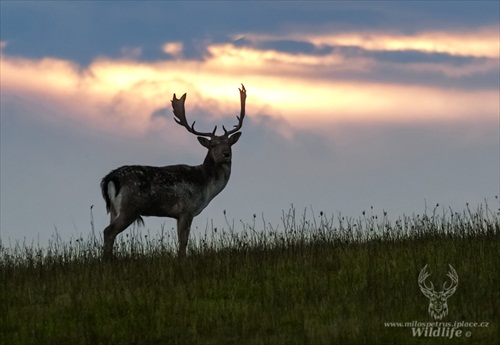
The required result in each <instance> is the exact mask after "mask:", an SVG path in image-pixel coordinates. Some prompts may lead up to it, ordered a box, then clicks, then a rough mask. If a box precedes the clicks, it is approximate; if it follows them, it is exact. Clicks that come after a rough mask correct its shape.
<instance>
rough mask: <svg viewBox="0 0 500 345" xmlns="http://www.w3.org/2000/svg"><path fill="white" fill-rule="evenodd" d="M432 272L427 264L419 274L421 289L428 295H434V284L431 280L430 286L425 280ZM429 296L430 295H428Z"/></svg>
mask: <svg viewBox="0 0 500 345" xmlns="http://www.w3.org/2000/svg"><path fill="white" fill-rule="evenodd" d="M430 275H431V274H430V273H428V272H427V265H425V266H424V268H422V270H421V271H420V274H419V275H418V285H419V286H420V290H421V291H422V293H423V294H424V295H425V296H427V295H432V294H433V293H434V284H432V282H429V283H430V284H431V286H430V287H428V286H427V284H426V282H425V280H426V279H427V278H428V277H429V276H430ZM427 297H428V296H427Z"/></svg>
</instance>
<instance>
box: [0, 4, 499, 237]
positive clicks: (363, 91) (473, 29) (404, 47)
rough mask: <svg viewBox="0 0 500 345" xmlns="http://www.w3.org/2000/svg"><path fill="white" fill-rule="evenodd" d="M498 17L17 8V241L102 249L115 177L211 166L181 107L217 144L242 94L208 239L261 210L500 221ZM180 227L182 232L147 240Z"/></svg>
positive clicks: (4, 133)
mask: <svg viewBox="0 0 500 345" xmlns="http://www.w3.org/2000/svg"><path fill="white" fill-rule="evenodd" d="M499 6H500V5H499V2H497V1H470V2H469V1H437V2H436V1H412V2H403V1H397V2H396V1H390V2H355V1H350V2H340V1H339V2H337V1H335V2H300V1H294V2H281V1H280V2H225V1H222V2H160V1H154V2H134V1H127V2H122V1H107V2H93V1H82V2H62V1H50V2H49V1H47V2H45V1H36V2H31V1H23V2H17V1H1V2H0V9H1V13H0V19H1V27H0V29H1V30H0V42H1V43H0V45H1V62H0V83H1V85H0V86H1V94H0V96H1V123H0V125H1V128H0V130H1V132H0V134H1V137H0V140H1V141H0V142H1V152H0V154H1V155H0V163H1V164H0V169H1V170H0V182H1V184H0V196H1V205H0V211H1V213H0V216H1V218H0V219H1V223H0V226H1V227H0V240H1V244H2V245H4V246H12V245H15V244H16V243H35V244H36V243H39V244H42V245H43V244H44V243H46V241H48V240H51V239H54V236H56V235H55V234H56V233H57V236H60V237H61V238H62V239H68V238H74V237H79V236H82V237H86V236H88V235H89V234H90V232H91V229H92V227H91V224H90V223H91V219H93V222H94V227H95V231H96V232H100V231H102V229H104V228H105V227H106V226H107V224H108V222H109V217H108V215H107V214H106V210H105V204H104V200H103V199H102V196H101V192H100V188H99V183H100V180H101V179H102V177H103V176H104V175H106V174H107V173H108V172H109V171H111V170H113V169H115V168H117V167H119V166H122V165H131V164H141V165H153V166H165V165H170V164H179V163H183V164H189V165H198V164H201V162H202V161H203V159H204V156H205V154H206V149H205V148H204V147H202V146H201V145H199V143H198V141H197V140H196V138H195V137H194V136H193V135H192V134H190V133H188V132H187V131H186V130H185V129H183V128H182V127H180V126H178V125H177V124H176V123H175V122H174V120H173V114H172V111H171V106H170V100H171V99H172V96H173V94H174V93H176V94H177V95H178V96H179V95H182V94H184V93H187V100H186V113H187V118H188V120H189V121H190V122H191V121H196V124H197V127H196V128H197V129H198V130H200V131H211V130H212V128H213V127H214V126H215V125H218V126H219V128H222V127H221V126H222V125H225V126H226V128H229V127H232V125H234V124H236V122H237V120H236V116H237V115H238V114H239V93H238V87H240V85H241V83H243V84H244V85H245V87H246V90H247V102H246V104H247V106H246V114H247V115H246V117H245V120H244V124H243V128H242V129H241V132H242V137H241V138H240V140H239V141H238V143H237V144H236V145H235V146H234V147H233V165H232V175H231V179H230V181H229V183H228V185H227V186H226V188H225V190H223V191H222V192H221V194H219V195H218V196H217V197H216V198H215V199H214V200H213V201H212V202H211V204H210V205H209V206H208V207H207V208H206V209H205V210H204V211H203V212H202V213H201V214H200V215H199V216H197V217H196V218H195V220H194V222H193V227H192V233H193V234H195V236H197V235H200V234H203V233H204V232H205V229H206V227H207V225H209V226H212V225H213V226H214V227H217V228H219V229H220V228H225V229H227V228H228V224H227V223H226V220H225V218H224V211H225V212H226V216H227V219H228V222H229V225H232V224H233V223H234V226H235V230H236V231H238V229H241V228H242V226H241V223H251V222H252V221H253V217H254V215H255V216H256V219H257V228H259V223H260V224H262V223H263V222H266V223H267V224H271V225H272V226H273V227H278V229H279V227H280V226H282V225H280V222H281V221H280V218H281V216H282V213H283V212H285V213H286V212H288V210H289V209H290V208H291V207H293V208H295V209H296V210H297V213H299V214H301V213H302V212H303V211H304V210H306V209H307V212H308V217H309V218H310V219H312V218H315V217H316V218H317V217H319V213H320V212H324V213H325V214H326V215H333V216H334V217H339V216H347V217H355V218H356V217H358V216H360V215H361V213H362V212H363V211H370V212H373V213H375V214H382V213H383V212H387V215H388V217H389V219H392V220H396V219H397V218H398V217H401V216H403V215H410V216H411V215H413V214H422V213H424V212H426V211H427V212H429V210H432V209H434V207H435V206H436V204H439V205H440V209H441V208H443V209H442V210H443V212H450V208H451V209H452V210H453V211H456V212H461V211H462V210H464V209H465V207H466V204H467V203H468V204H469V205H470V206H471V207H476V206H477V205H479V204H481V203H482V204H484V203H487V205H488V207H489V208H490V209H492V210H498V208H499V203H498V199H497V196H498V195H499V194H500V96H499V86H500V63H499V61H500V18H499V17H500V8H499ZM219 133H220V132H219ZM92 205H93V208H92V214H91V206H92ZM162 226H164V227H165V228H166V229H173V228H174V227H175V220H172V219H168V218H154V217H151V218H146V226H145V229H144V230H143V231H150V232H153V233H154V232H156V231H158V230H159V229H160V228H161V227H162ZM260 227H261V228H262V225H260ZM127 231H129V230H127Z"/></svg>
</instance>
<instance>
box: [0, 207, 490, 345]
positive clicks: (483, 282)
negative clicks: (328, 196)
mask: <svg viewBox="0 0 500 345" xmlns="http://www.w3.org/2000/svg"><path fill="white" fill-rule="evenodd" d="M256 223H262V224H261V225H257V224H256ZM127 234H128V235H127ZM175 240H176V238H175V236H173V235H171V233H170V232H166V231H164V229H161V231H160V232H159V233H158V234H157V235H155V236H151V235H150V234H148V233H145V232H141V231H139V230H137V229H134V230H133V231H132V232H130V231H128V232H127V233H126V234H125V235H123V236H121V238H120V240H119V241H118V242H119V243H118V244H117V247H116V249H117V259H116V260H115V261H113V262H103V261H101V259H100V254H101V240H100V239H96V238H95V237H92V236H91V237H89V238H88V239H83V238H79V239H76V240H73V241H71V242H69V243H64V242H62V241H60V240H55V241H53V242H51V243H50V244H49V245H48V246H47V247H44V248H40V247H35V246H33V245H26V244H19V243H17V244H15V245H14V246H12V247H10V248H6V247H0V276H1V284H0V289H1V291H0V297H1V313H0V321H1V323H0V332H1V334H0V343H2V344H235V343H238V344H337V343H338V344H449V343H451V342H453V344H457V343H458V344H493V343H496V341H498V339H500V332H499V325H500V313H499V306H500V303H499V302H500V292H499V289H498V286H500V273H499V270H498V267H500V255H499V253H500V225H499V213H498V211H491V210H490V209H489V208H488V207H487V206H480V207H478V208H477V209H475V210H470V209H469V207H467V209H466V210H465V211H463V212H461V213H455V212H453V211H451V210H446V209H440V208H439V207H436V208H435V209H434V210H432V212H431V213H430V214H429V215H427V214H424V215H422V216H419V215H415V216H411V217H407V216H403V217H400V218H399V219H397V220H396V221H394V222H391V221H390V220H389V219H388V217H387V215H385V214H384V215H381V216H380V217H378V216H377V215H373V214H372V213H371V212H369V214H367V213H363V215H362V216H361V217H359V218H358V219H352V218H344V217H342V216H341V215H338V216H337V217H333V216H332V217H327V216H326V215H324V214H323V213H320V214H319V215H314V213H312V212H311V211H309V212H304V213H302V214H297V213H296V211H295V210H294V209H293V207H292V209H290V211H288V212H284V213H283V215H282V222H281V224H280V226H278V227H272V226H271V225H269V224H267V223H266V222H265V221H264V220H263V221H262V222H260V221H257V217H256V216H254V219H253V222H252V223H251V224H241V229H239V230H238V231H236V230H235V227H234V225H230V226H229V227H228V229H227V230H217V229H214V228H212V229H210V230H209V231H207V233H206V234H204V235H203V236H199V237H198V238H194V239H192V241H191V246H190V248H189V255H188V257H186V258H184V259H178V258H176V256H175V254H174V253H175V250H176V248H175ZM426 264H428V265H429V266H428V267H429V270H430V271H431V273H432V276H431V278H430V279H431V280H432V281H433V282H434V283H435V286H436V289H437V290H439V289H440V287H441V286H442V283H443V282H444V281H445V279H446V273H447V267H448V264H451V265H453V267H455V269H456V270H457V272H458V276H459V286H458V288H457V291H456V292H455V294H454V295H453V296H451V297H450V298H449V299H448V305H449V315H448V316H446V317H445V318H444V319H443V320H441V321H443V322H451V323H453V322H454V321H467V322H488V327H462V328H461V330H462V331H463V332H464V334H465V332H467V331H469V332H470V337H466V336H465V335H464V334H462V335H461V337H458V338H454V339H447V338H445V337H430V336H429V337H425V336H421V337H418V336H413V335H412V332H413V330H412V328H411V327H409V326H406V327H405V326H403V327H397V326H396V324H389V323H390V322H402V323H404V322H413V321H417V322H434V320H433V319H432V318H431V317H430V316H429V314H428V312H427V307H428V299H427V298H426V297H425V296H424V295H423V294H422V293H421V292H420V290H419V287H418V284H417V277H418V274H419V272H420V270H421V269H422V268H423V267H424V266H425V265H426Z"/></svg>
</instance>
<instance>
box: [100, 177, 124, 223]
mask: <svg viewBox="0 0 500 345" xmlns="http://www.w3.org/2000/svg"><path fill="white" fill-rule="evenodd" d="M119 192H120V183H119V181H118V179H117V178H116V177H114V176H113V174H112V173H109V174H108V175H106V176H104V178H103V179H102V181H101V193H102V197H103V198H104V201H106V211H107V212H108V213H109V212H110V211H111V201H112V200H113V199H114V198H115V197H116V196H117V195H118V193H119Z"/></svg>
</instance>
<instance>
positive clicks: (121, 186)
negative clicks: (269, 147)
mask: <svg viewBox="0 0 500 345" xmlns="http://www.w3.org/2000/svg"><path fill="white" fill-rule="evenodd" d="M238 90H239V91H240V105H241V110H240V115H239V116H236V118H237V120H238V123H237V124H236V125H234V127H233V129H231V130H229V131H228V130H226V128H225V127H224V126H222V128H223V129H224V134H222V135H216V134H215V133H216V131H217V126H215V128H214V130H213V131H212V132H199V131H198V130H196V129H195V128H194V124H195V123H196V121H193V123H192V124H191V126H190V125H189V124H188V121H187V119H186V112H185V108H184V103H185V102H186V95H187V94H186V93H185V94H184V95H183V96H182V97H181V98H179V99H178V98H177V97H176V95H175V93H174V95H173V99H172V101H171V102H172V109H173V113H174V120H175V122H176V123H177V124H179V125H180V126H182V127H184V128H185V129H186V130H187V131H188V132H189V133H191V134H194V135H196V136H197V139H198V142H199V143H200V144H201V145H202V146H203V147H205V148H207V149H208V152H207V155H206V157H205V159H204V160H203V163H202V164H201V165H197V166H189V165H185V164H178V165H169V166H163V167H156V166H144V165H125V166H122V167H120V168H117V169H115V170H113V171H111V172H110V173H109V174H107V175H106V176H105V177H104V178H103V179H102V181H101V192H102V196H103V198H104V200H105V202H106V211H107V213H109V214H110V224H109V225H108V226H107V227H106V228H105V229H104V245H103V258H104V259H105V260H109V259H112V258H113V257H114V255H113V246H114V242H115V238H116V236H117V235H118V234H119V233H121V232H122V231H124V230H125V229H126V228H127V227H129V226H130V225H131V224H132V223H134V222H137V223H138V224H144V220H143V218H142V217H143V216H146V217H149V216H156V217H169V218H174V219H176V220H177V237H178V250H177V256H178V257H185V256H186V248H187V245H188V240H189V233H190V230H191V223H192V221H193V218H194V217H195V216H197V215H199V214H200V213H201V211H203V209H205V207H207V205H208V204H209V203H210V201H212V199H213V198H214V197H215V196H217V195H218V194H219V193H220V192H221V191H222V190H223V189H224V188H225V187H226V185H227V183H228V181H229V177H230V175H231V161H232V150H231V147H232V146H233V145H234V144H236V142H237V141H238V139H239V138H240V136H241V132H239V131H240V129H241V127H242V125H243V119H244V118H245V100H246V90H245V86H244V85H243V84H241V88H240V89H238Z"/></svg>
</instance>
